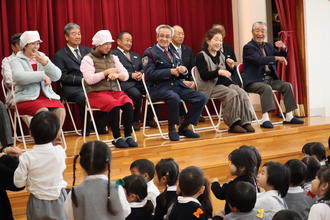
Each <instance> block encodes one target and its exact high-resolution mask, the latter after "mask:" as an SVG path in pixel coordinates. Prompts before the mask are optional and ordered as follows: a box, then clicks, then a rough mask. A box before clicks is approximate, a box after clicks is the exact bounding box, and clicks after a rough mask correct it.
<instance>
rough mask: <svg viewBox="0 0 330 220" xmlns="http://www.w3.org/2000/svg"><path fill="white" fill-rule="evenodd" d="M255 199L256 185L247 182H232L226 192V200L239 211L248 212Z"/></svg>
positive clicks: (252, 206)
mask: <svg viewBox="0 0 330 220" xmlns="http://www.w3.org/2000/svg"><path fill="white" fill-rule="evenodd" d="M256 201H257V192H256V187H255V186H253V185H252V184H251V183H249V182H244V181H238V182H234V183H233V184H232V185H231V186H230V187H229V191H228V193H227V202H228V203H229V205H230V206H231V207H235V208H237V209H238V210H239V212H250V211H251V210H252V209H253V208H254V205H255V203H256Z"/></svg>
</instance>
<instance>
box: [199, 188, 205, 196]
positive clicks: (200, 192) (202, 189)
mask: <svg viewBox="0 0 330 220" xmlns="http://www.w3.org/2000/svg"><path fill="white" fill-rule="evenodd" d="M204 191H205V186H202V187H201V188H200V189H199V191H198V194H199V195H202V194H203V193H204Z"/></svg>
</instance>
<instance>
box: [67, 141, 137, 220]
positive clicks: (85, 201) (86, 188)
mask: <svg viewBox="0 0 330 220" xmlns="http://www.w3.org/2000/svg"><path fill="white" fill-rule="evenodd" d="M79 157H80V166H81V167H82V168H83V169H84V171H85V172H86V173H87V175H88V176H87V177H85V179H84V182H83V183H81V184H79V185H77V186H74V185H75V180H76V161H77V159H78V158H79ZM110 164H111V150H110V148H109V146H108V145H107V144H105V143H104V142H102V141H90V142H87V143H85V144H84V145H83V146H82V147H81V150H80V153H79V155H76V156H75V157H74V161H73V184H72V185H73V186H74V187H73V188H72V190H71V192H70V193H69V196H68V198H67V200H66V201H65V211H66V213H67V214H68V217H69V219H70V220H71V219H72V220H73V219H79V220H91V219H118V220H119V219H120V220H122V219H124V218H125V217H126V216H128V215H129V214H130V212H131V209H130V207H129V204H128V202H127V200H126V196H125V192H124V189H123V187H122V186H120V185H118V184H116V183H114V182H111V181H110ZM105 172H108V175H107V176H106V175H105Z"/></svg>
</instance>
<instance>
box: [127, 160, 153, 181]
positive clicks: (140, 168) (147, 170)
mask: <svg viewBox="0 0 330 220" xmlns="http://www.w3.org/2000/svg"><path fill="white" fill-rule="evenodd" d="M130 170H131V173H132V174H136V175H142V176H144V178H145V180H146V182H149V181H150V180H152V179H153V178H154V175H155V166H154V164H153V162H151V161H150V160H148V159H139V160H135V161H134V162H133V163H132V164H131V166H130Z"/></svg>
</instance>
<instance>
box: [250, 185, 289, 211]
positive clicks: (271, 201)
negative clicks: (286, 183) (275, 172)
mask: <svg viewBox="0 0 330 220" xmlns="http://www.w3.org/2000/svg"><path fill="white" fill-rule="evenodd" d="M254 208H255V209H264V210H265V212H267V213H271V215H272V216H273V215H275V213H276V212H278V211H280V210H283V209H287V207H286V203H285V201H284V199H283V198H282V197H281V196H280V194H279V192H278V191H277V190H269V191H266V192H262V193H258V195H257V201H256V204H255V206H254Z"/></svg>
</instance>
